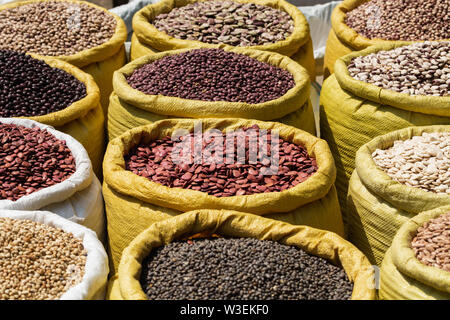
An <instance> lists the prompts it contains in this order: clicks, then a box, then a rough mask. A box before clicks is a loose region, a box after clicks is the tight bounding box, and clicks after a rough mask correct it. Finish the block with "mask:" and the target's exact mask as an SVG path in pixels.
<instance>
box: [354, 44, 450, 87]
mask: <svg viewBox="0 0 450 320" xmlns="http://www.w3.org/2000/svg"><path fill="white" fill-rule="evenodd" d="M348 71H349V72H350V75H351V76H352V77H353V78H355V79H357V80H360V81H364V82H367V83H372V84H374V85H376V86H378V87H381V88H384V89H388V90H393V91H396V92H401V93H406V94H409V95H432V96H447V95H450V42H422V43H415V44H412V45H409V46H403V47H399V48H396V49H394V50H389V51H379V52H377V53H372V54H369V55H366V56H359V57H356V58H354V59H353V60H352V61H351V63H350V64H349V66H348Z"/></svg>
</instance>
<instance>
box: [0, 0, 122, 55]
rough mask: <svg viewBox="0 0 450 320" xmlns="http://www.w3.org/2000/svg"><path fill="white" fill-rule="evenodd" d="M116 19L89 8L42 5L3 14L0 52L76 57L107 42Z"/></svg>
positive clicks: (7, 11)
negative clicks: (74, 55) (76, 54)
mask: <svg viewBox="0 0 450 320" xmlns="http://www.w3.org/2000/svg"><path fill="white" fill-rule="evenodd" d="M115 29H116V20H115V18H114V16H112V15H111V14H108V13H107V12H105V11H103V10H100V9H97V8H95V7H92V6H90V5H87V4H77V3H71V2H60V1H45V2H44V1H43V2H37V3H30V4H25V5H21V6H18V7H16V8H11V9H5V10H1V11H0V49H8V50H15V51H20V52H33V53H38V54H41V55H46V56H59V55H65V56H66V55H73V54H75V53H77V52H80V51H83V50H85V49H89V48H93V47H96V46H99V45H101V44H103V43H105V42H107V41H108V40H109V39H110V38H111V37H112V36H113V35H114V32H115Z"/></svg>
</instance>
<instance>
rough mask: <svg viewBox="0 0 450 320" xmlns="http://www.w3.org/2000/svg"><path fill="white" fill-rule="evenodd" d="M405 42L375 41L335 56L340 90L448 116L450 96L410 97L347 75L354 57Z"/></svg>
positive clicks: (368, 98)
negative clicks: (383, 42)
mask: <svg viewBox="0 0 450 320" xmlns="http://www.w3.org/2000/svg"><path fill="white" fill-rule="evenodd" d="M405 45H408V44H405V43H392V44H378V45H374V46H371V47H369V48H367V49H364V50H362V51H357V52H352V53H350V54H348V55H345V56H343V57H341V58H339V59H337V60H336V63H335V65H334V75H335V76H336V80H337V81H338V83H339V85H340V86H341V87H342V89H344V90H346V91H349V92H350V93H352V94H353V95H355V96H357V97H359V98H362V99H366V100H369V101H373V102H376V103H378V104H381V105H387V106H391V107H394V108H398V109H402V110H406V111H410V112H417V113H422V114H429V115H434V116H442V117H450V96H430V95H414V96H413V95H409V94H406V93H400V92H396V91H393V90H388V89H383V88H381V87H378V86H376V85H374V84H371V83H367V82H364V81H360V80H356V79H355V78H353V77H352V76H351V75H350V72H349V71H348V68H347V66H348V65H349V63H350V62H351V60H352V59H353V58H356V57H359V56H366V55H369V54H371V53H376V52H379V51H383V50H393V49H396V48H399V47H403V46H405Z"/></svg>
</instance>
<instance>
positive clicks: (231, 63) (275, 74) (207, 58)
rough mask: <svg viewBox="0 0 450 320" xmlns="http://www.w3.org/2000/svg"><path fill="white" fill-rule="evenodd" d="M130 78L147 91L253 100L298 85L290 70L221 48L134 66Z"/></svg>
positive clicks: (277, 94)
mask: <svg viewBox="0 0 450 320" xmlns="http://www.w3.org/2000/svg"><path fill="white" fill-rule="evenodd" d="M127 81H128V84H129V85H130V86H131V87H132V88H134V89H137V90H139V91H142V92H144V93H146V94H152V95H158V94H161V95H164V96H170V97H179V98H184V99H192V100H203V101H229V102H247V103H250V104H256V103H262V102H266V101H270V100H274V99H277V98H279V97H281V96H283V95H284V94H285V93H286V92H287V91H288V90H289V89H291V88H293V87H294V86H295V81H294V78H293V76H292V74H291V73H289V72H288V71H286V70H284V69H281V68H278V67H275V66H272V65H269V64H267V63H263V62H261V61H258V60H256V59H253V58H251V57H249V56H246V55H244V54H238V53H234V52H228V51H224V50H222V49H197V50H191V51H188V52H184V53H180V54H175V55H170V56H166V57H164V58H161V59H159V60H156V61H154V62H153V63H150V64H146V65H144V66H142V67H140V68H138V69H136V70H134V72H133V73H132V74H131V75H130V76H129V77H128V78H127Z"/></svg>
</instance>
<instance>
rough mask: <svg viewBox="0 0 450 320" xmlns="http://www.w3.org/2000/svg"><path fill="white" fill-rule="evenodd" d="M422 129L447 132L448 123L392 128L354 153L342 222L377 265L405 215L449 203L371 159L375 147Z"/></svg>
mask: <svg viewBox="0 0 450 320" xmlns="http://www.w3.org/2000/svg"><path fill="white" fill-rule="evenodd" d="M424 132H450V125H447V126H426V127H410V128H406V129H402V130H398V131H394V132H391V133H388V134H386V135H383V136H379V137H377V138H375V139H373V140H372V141H370V142H369V143H366V144H365V145H363V146H362V147H361V148H360V149H359V150H358V152H357V153H356V159H355V164H356V168H355V171H354V172H353V175H352V177H351V179H350V185H349V191H348V210H347V212H346V213H345V214H344V221H346V226H347V228H348V239H349V241H351V242H352V243H353V244H355V245H356V246H357V247H358V248H359V249H360V250H361V251H362V252H364V254H365V255H366V256H367V257H368V258H369V260H370V261H371V262H373V263H376V264H377V265H381V262H382V261H383V258H384V255H385V252H386V250H387V249H388V248H389V247H390V246H391V242H392V239H393V238H394V236H395V234H396V233H397V231H398V229H399V228H400V227H401V225H402V224H403V223H405V222H406V221H407V220H408V219H409V218H411V217H414V216H415V215H417V214H418V213H420V212H422V211H424V210H431V209H434V208H439V207H442V206H446V205H450V195H446V194H437V193H433V192H428V191H425V190H422V189H419V188H413V187H410V186H407V185H404V184H402V183H400V182H397V181H395V180H393V179H392V178H391V177H389V176H388V175H387V174H386V173H385V172H384V171H383V170H382V169H381V168H379V167H378V166H377V165H376V164H375V162H374V161H373V158H372V153H373V152H374V151H375V150H376V149H382V150H384V149H387V148H390V147H392V146H393V144H394V141H396V140H407V139H410V138H412V137H414V136H420V135H422V134H423V133H424Z"/></svg>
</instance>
